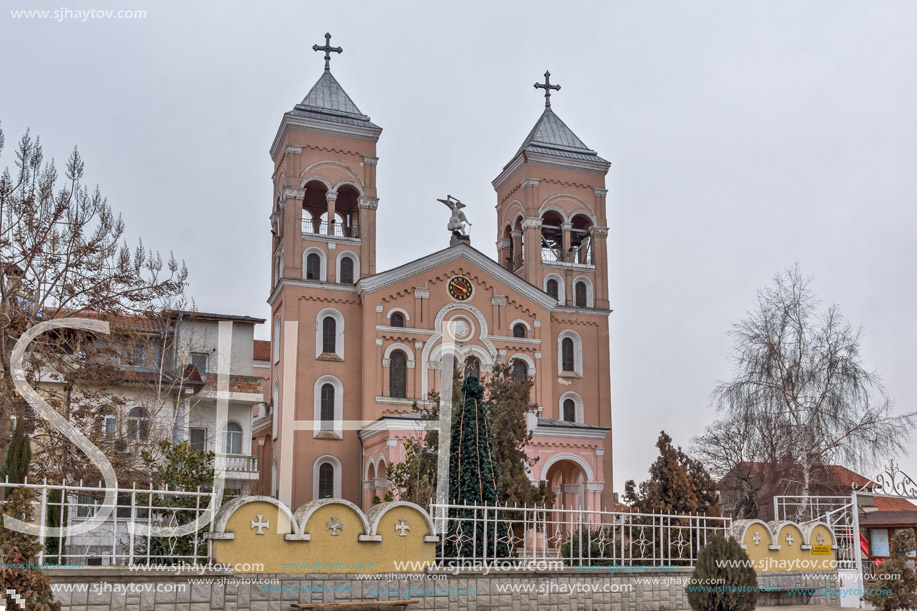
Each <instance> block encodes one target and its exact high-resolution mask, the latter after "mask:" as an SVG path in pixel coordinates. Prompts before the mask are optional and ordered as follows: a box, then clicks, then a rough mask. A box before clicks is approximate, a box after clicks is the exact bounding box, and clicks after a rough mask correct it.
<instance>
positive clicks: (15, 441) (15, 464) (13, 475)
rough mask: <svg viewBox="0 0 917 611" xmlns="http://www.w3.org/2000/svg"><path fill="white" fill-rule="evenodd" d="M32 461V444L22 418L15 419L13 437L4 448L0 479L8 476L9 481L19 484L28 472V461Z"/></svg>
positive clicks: (23, 480)
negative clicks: (4, 456) (4, 454)
mask: <svg viewBox="0 0 917 611" xmlns="http://www.w3.org/2000/svg"><path fill="white" fill-rule="evenodd" d="M31 461H32V445H31V443H30V441H29V437H28V435H26V433H25V427H24V426H23V424H22V418H17V419H16V428H15V429H13V438H12V439H11V440H10V445H9V446H7V448H6V462H5V463H4V465H3V469H0V479H3V478H6V477H8V478H9V480H10V482H13V483H16V484H21V483H23V482H25V477H26V475H28V474H29V463H30V462H31Z"/></svg>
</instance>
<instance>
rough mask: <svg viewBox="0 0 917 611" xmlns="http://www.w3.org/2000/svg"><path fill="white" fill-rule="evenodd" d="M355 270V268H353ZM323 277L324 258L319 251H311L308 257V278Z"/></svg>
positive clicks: (318, 278) (319, 278) (317, 278)
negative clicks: (319, 254)
mask: <svg viewBox="0 0 917 611" xmlns="http://www.w3.org/2000/svg"><path fill="white" fill-rule="evenodd" d="M351 271H353V270H351ZM321 279H322V258H321V257H320V256H318V253H314V252H310V253H309V256H307V257H306V280H321Z"/></svg>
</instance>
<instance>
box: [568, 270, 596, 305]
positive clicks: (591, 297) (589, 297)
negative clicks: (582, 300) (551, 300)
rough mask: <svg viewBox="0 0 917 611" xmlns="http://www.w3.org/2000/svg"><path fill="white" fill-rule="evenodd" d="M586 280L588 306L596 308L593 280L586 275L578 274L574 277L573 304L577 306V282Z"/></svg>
mask: <svg viewBox="0 0 917 611" xmlns="http://www.w3.org/2000/svg"><path fill="white" fill-rule="evenodd" d="M577 282H585V283H586V307H587V308H594V307H595V294H594V292H593V289H592V280H590V279H589V278H587V277H586V276H577V277H576V278H574V279H573V305H574V306H576V283H577Z"/></svg>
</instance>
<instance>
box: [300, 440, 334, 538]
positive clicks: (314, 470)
mask: <svg viewBox="0 0 917 611" xmlns="http://www.w3.org/2000/svg"><path fill="white" fill-rule="evenodd" d="M325 463H329V464H330V465H331V466H332V467H334V499H336V500H340V499H341V481H342V473H341V471H342V469H341V461H340V460H338V459H337V458H336V457H334V456H332V455H331V454H325V455H324V456H319V457H318V458H316V459H315V462H314V463H312V500H313V501H318V500H321V499H319V498H318V469H319V467H321V466H322V465H323V464H325ZM296 513H297V514H298V513H299V511H297V512H296ZM307 521H308V520H302V521H301V524H303V525H305V524H306V522H307ZM299 534H302V533H299Z"/></svg>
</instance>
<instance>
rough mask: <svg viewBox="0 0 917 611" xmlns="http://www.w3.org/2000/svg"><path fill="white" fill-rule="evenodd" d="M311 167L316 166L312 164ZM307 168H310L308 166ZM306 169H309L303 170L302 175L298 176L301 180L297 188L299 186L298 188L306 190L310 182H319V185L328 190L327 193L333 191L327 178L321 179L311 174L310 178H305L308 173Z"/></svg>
mask: <svg viewBox="0 0 917 611" xmlns="http://www.w3.org/2000/svg"><path fill="white" fill-rule="evenodd" d="M319 163H325V162H323V161H320V162H319ZM312 165H317V164H312ZM309 167H312V166H309ZM308 169H309V168H306V169H305V170H303V171H302V173H301V174H300V175H299V177H300V178H302V180H301V181H300V183H299V186H300V187H302V188H304V189H305V188H306V185H307V184H309V183H310V182H320V183H322V184H323V185H325V188H326V189H328V191H334V189H333V188H332V187H331V183H330V182H328V179H327V178H322V177H321V176H318V175H315V174H312V175H310V176H305V173H306V172H307V171H308Z"/></svg>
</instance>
